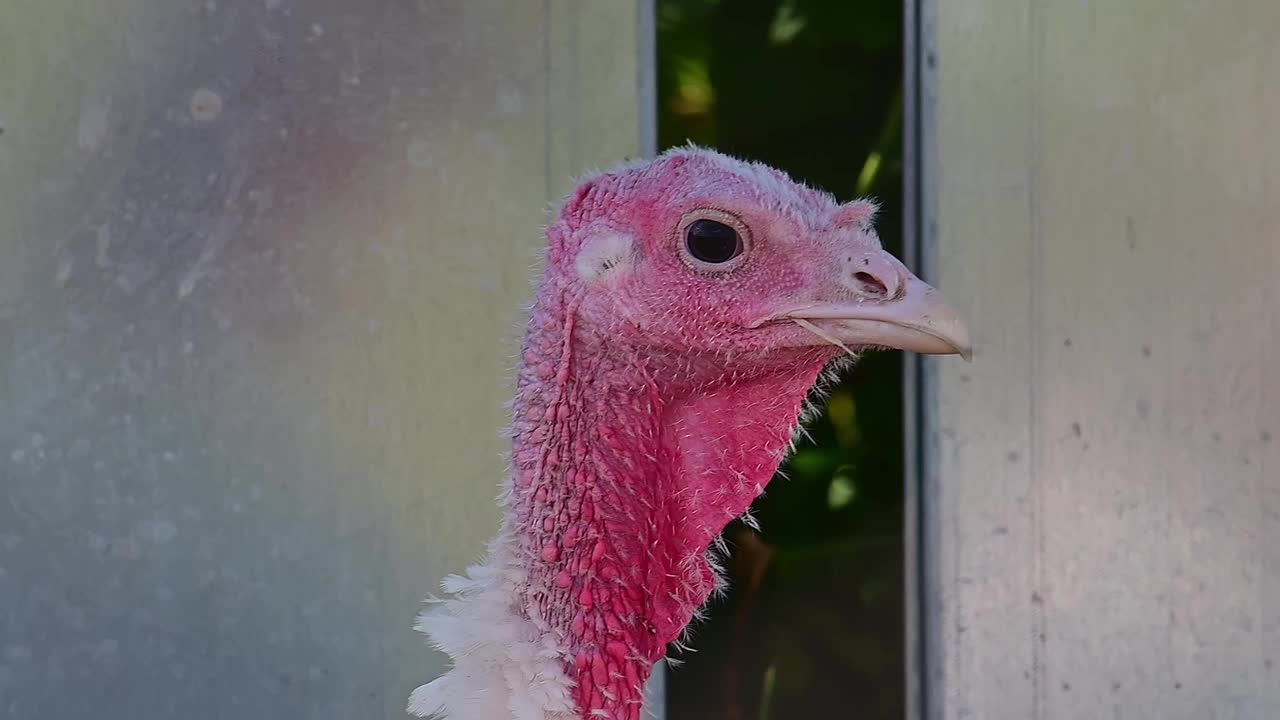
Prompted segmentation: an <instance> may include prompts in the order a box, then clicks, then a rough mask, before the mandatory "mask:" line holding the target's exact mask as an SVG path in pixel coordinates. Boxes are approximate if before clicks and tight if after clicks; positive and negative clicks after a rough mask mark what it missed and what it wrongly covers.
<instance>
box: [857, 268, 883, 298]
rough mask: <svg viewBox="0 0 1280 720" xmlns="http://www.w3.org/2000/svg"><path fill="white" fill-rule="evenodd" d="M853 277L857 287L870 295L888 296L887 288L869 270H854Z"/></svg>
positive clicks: (877, 296)
mask: <svg viewBox="0 0 1280 720" xmlns="http://www.w3.org/2000/svg"><path fill="white" fill-rule="evenodd" d="M853 279H854V280H855V281H857V283H858V289H859V290H861V291H862V292H864V293H866V294H867V295H869V296H870V297H876V298H886V297H889V288H888V287H886V286H885V284H884V282H883V281H882V280H880V278H878V277H876V276H875V275H872V274H871V273H869V272H856V273H854V274H853Z"/></svg>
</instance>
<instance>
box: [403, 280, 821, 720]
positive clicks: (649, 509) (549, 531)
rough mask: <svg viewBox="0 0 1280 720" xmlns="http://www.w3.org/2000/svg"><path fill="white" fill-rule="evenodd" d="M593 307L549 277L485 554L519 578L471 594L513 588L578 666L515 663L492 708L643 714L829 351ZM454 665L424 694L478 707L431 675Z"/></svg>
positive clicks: (546, 648)
mask: <svg viewBox="0 0 1280 720" xmlns="http://www.w3.org/2000/svg"><path fill="white" fill-rule="evenodd" d="M585 325H586V323H584V322H582V320H581V318H580V317H579V315H578V313H577V306H576V304H575V299H574V298H573V297H571V296H569V295H568V294H567V293H565V292H563V291H561V290H559V289H554V288H553V289H547V288H544V290H543V292H541V293H540V298H539V302H538V304H537V306H536V307H535V308H534V312H533V315H532V317H531V320H530V326H529V331H528V334H527V336H526V338H525V344H524V348H523V358H522V363H521V368H520V371H519V376H518V378H517V395H516V401H515V404H514V407H513V415H514V417H513V428H512V429H513V438H512V440H513V444H512V464H513V476H512V478H511V481H510V485H509V487H508V488H507V492H506V494H505V496H504V502H505V504H506V506H507V507H506V510H507V514H506V517H505V519H504V522H503V530H502V532H501V533H500V534H499V536H498V538H497V539H496V540H495V541H494V543H493V545H492V546H491V549H490V553H491V556H490V559H489V561H488V562H489V563H490V564H494V563H496V564H498V565H501V566H502V567H501V568H499V569H498V570H497V571H496V573H497V574H498V575H500V576H501V577H502V578H504V579H505V582H504V583H502V584H500V585H494V586H493V587H489V588H488V596H486V597H485V598H484V599H483V601H473V604H474V605H477V606H478V605H480V604H481V602H492V601H493V598H492V597H491V596H492V595H493V594H494V593H502V594H503V595H505V597H503V598H502V600H501V602H505V603H506V607H507V608H508V609H509V610H510V612H512V613H514V614H515V615H516V616H517V619H516V622H518V623H520V624H521V626H522V629H521V630H520V631H519V633H518V634H519V635H520V638H521V642H528V643H529V644H530V645H529V646H530V647H533V648H537V650H536V651H533V652H534V653H535V654H538V653H540V657H542V658H544V659H545V658H548V657H549V656H554V658H555V664H556V665H557V666H558V667H557V669H558V670H559V671H561V672H563V677H561V676H558V675H557V674H556V670H555V669H548V668H547V667H546V665H547V664H548V663H541V664H539V663H537V662H535V663H531V664H525V665H524V666H522V667H523V669H516V670H510V669H505V670H504V671H503V673H501V674H503V675H504V677H505V678H506V679H505V682H506V683H507V685H508V686H509V688H508V689H507V692H508V693H509V694H510V695H511V696H510V697H507V698H506V699H505V704H506V705H507V706H508V710H507V711H506V714H505V715H504V714H500V713H501V712H502V711H501V710H499V709H496V708H497V707H498V705H499V703H498V702H497V701H498V700H499V699H500V698H499V697H495V698H493V700H494V707H495V709H494V710H493V711H492V712H493V713H494V714H493V716H492V718H493V720H497V719H498V718H511V717H515V718H525V717H527V718H530V719H531V720H542V719H543V718H556V719H557V720H558V719H560V718H580V719H581V720H588V719H592V718H612V719H615V720H638V718H639V717H640V710H641V700H642V690H643V685H644V683H645V681H646V679H647V678H648V676H649V674H650V671H651V669H652V666H653V664H654V663H655V662H657V661H658V660H659V659H661V658H662V657H663V655H664V654H665V649H666V646H667V644H668V643H670V642H671V641H673V640H676V639H677V638H678V637H679V636H680V634H681V632H682V631H683V630H684V628H685V627H686V626H687V625H688V623H689V622H690V620H691V619H693V617H694V616H695V614H696V613H697V611H698V609H699V608H700V607H701V606H702V605H703V603H705V602H706V600H707V599H708V597H709V596H710V595H711V593H712V592H713V591H714V590H715V589H716V586H717V582H718V579H717V576H716V573H715V571H714V570H713V568H712V566H711V563H710V562H709V560H708V550H709V547H710V545H711V543H712V542H713V541H714V540H715V538H716V537H717V536H718V535H719V533H720V532H721V531H722V530H723V529H724V527H725V526H726V525H727V524H728V523H729V522H730V521H731V520H733V519H734V518H736V517H739V516H741V515H742V514H744V513H745V512H746V511H747V509H748V507H749V506H750V504H751V502H752V500H753V499H755V498H756V497H757V496H758V495H759V494H760V493H761V492H762V491H763V489H764V487H765V485H766V484H767V483H768V482H769V480H770V478H771V477H772V476H773V474H774V473H775V471H776V470H777V467H778V465H779V463H780V462H781V461H782V459H783V457H784V456H785V454H786V452H787V450H788V448H789V447H790V443H791V439H792V434H793V432H794V430H795V427H796V425H797V422H798V418H799V415H800V413H801V410H802V408H803V406H804V402H805V398H806V396H807V393H808V391H809V389H810V388H811V387H812V386H813V385H814V383H815V381H816V380H817V379H818V377H819V375H820V374H821V373H822V371H823V368H824V367H825V366H826V365H827V364H828V362H829V361H830V359H831V357H832V353H831V352H829V351H828V350H827V349H818V350H813V349H810V350H804V351H796V352H794V353H793V354H792V355H791V356H790V357H786V358H778V357H776V356H775V357H771V358H769V360H768V361H767V362H766V361H765V360H764V358H763V357H761V358H756V359H752V358H749V357H747V358H735V359H734V360H733V361H732V362H731V363H729V365H728V366H726V364H725V360H724V359H721V358H717V357H713V356H710V355H707V356H701V355H699V354H698V353H695V352H688V351H682V352H671V353H661V352H656V351H654V350H653V349H645V348H636V347H631V346H628V345H627V344H626V343H625V342H623V341H621V340H619V339H618V338H617V337H603V336H600V335H597V334H594V333H593V332H592V331H590V330H589V329H588V328H586V327H585ZM708 368H717V369H716V370H714V371H711V372H708ZM483 570H484V569H483V568H480V569H475V568H473V569H472V571H471V574H472V578H473V579H475V578H476V577H477V572H478V571H483ZM490 570H492V568H490ZM454 586H455V587H454V588H450V586H449V584H448V583H446V589H451V590H452V591H454V592H459V591H461V592H463V593H464V594H465V593H466V591H467V590H468V588H467V587H465V586H462V587H459V586H458V582H457V579H455V582H454ZM476 592H480V591H476ZM481 594H483V593H481ZM463 600H464V601H465V600H467V598H465V597H464V598H463ZM452 602H454V603H456V602H459V601H452ZM500 604H501V603H500ZM473 609H474V608H469V609H467V610H466V611H471V610H473ZM462 612H464V610H463V609H461V608H458V609H456V610H455V611H454V613H453V614H454V615H455V616H456V615H459V614H460V613H462ZM422 625H423V626H424V628H423V629H424V630H425V631H426V632H428V634H430V635H432V636H433V638H435V639H436V641H437V645H438V646H440V647H442V649H445V650H446V651H448V652H450V654H452V655H454V661H455V670H454V671H452V672H451V673H450V674H455V673H459V672H460V671H461V672H463V673H465V674H466V675H467V677H473V676H475V675H476V674H477V673H480V672H484V671H483V670H478V669H474V668H473V669H470V670H468V669H466V668H465V667H464V664H465V661H464V659H462V658H460V657H459V653H458V652H456V651H455V648H456V647H457V646H458V645H465V643H463V642H461V641H459V642H453V643H450V642H449V640H450V639H449V638H448V637H447V635H448V633H449V632H450V629H449V628H446V629H444V630H443V631H441V630H439V629H438V628H436V627H432V626H431V621H429V620H424V621H423V623H422ZM442 633H443V634H444V635H446V637H445V638H444V640H443V641H442V638H441V637H440V636H441V635H442ZM510 642H512V641H504V643H505V644H510ZM473 645H474V643H473ZM467 649H469V650H470V651H471V652H472V654H473V655H475V656H480V655H482V654H483V653H482V651H479V650H475V649H474V648H473V647H470V648H467ZM493 652H494V653H504V652H509V648H506V647H503V648H493ZM521 654H522V655H527V654H529V653H528V652H525V651H522V652H521ZM472 660H473V661H474V658H472ZM504 663H506V661H505V660H498V659H492V658H491V659H489V660H488V661H486V664H484V667H492V666H494V665H502V664H504ZM475 665H476V667H480V666H481V663H478V662H477V663H475ZM522 674H528V675H529V677H525V678H523V679H522V678H521V677H520V676H521V675H522ZM449 681H450V677H449V676H448V675H446V676H445V677H444V678H441V680H438V681H436V683H433V684H432V685H428V686H424V688H422V689H420V690H419V691H418V693H426V694H424V695H423V697H418V694H415V700H414V703H415V704H411V710H415V711H416V712H419V713H420V714H423V713H424V712H425V713H426V714H430V713H431V712H435V713H437V714H438V715H439V716H440V717H447V718H453V717H455V716H456V717H459V718H461V717H464V715H463V714H459V713H458V712H457V710H456V709H455V707H462V706H461V705H460V704H459V703H454V706H450V700H449V699H448V698H444V699H440V698H438V697H435V695H438V694H439V693H435V694H431V693H430V692H429V691H430V689H431V688H432V687H433V686H434V685H437V684H438V683H446V684H447V683H448V682H449ZM522 683H528V684H533V685H536V686H537V687H538V688H540V692H541V691H545V690H546V688H553V691H551V692H549V693H548V694H549V699H548V698H546V697H541V696H539V697H534V698H532V699H527V698H520V697H516V696H517V695H522V694H527V693H525V687H528V685H523V684H522ZM555 688H562V691H561V695H559V696H557V694H556V691H555V690H554V689H555ZM482 691H483V690H481V691H473V693H474V692H482ZM566 693H567V695H568V698H567V699H566V698H564V697H563V694H566ZM501 695H502V693H501V692H495V696H501ZM566 700H567V702H566ZM530 703H532V704H539V703H540V704H542V705H543V707H542V708H541V709H540V714H539V712H535V711H529V712H528V713H527V714H523V711H524V710H528V708H527V707H526V706H527V705H528V704H530ZM566 705H567V706H568V707H569V708H570V710H569V711H568V712H565V706H566ZM467 707H468V708H469V709H470V712H471V713H472V714H469V715H465V717H467V718H475V719H476V720H490V716H489V715H487V714H481V713H482V712H484V711H483V710H482V709H481V706H480V705H469V706H467ZM450 713H453V714H450Z"/></svg>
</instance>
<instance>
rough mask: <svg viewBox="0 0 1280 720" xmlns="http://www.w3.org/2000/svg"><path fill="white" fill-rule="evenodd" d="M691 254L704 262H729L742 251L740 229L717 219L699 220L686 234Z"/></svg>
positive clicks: (690, 226)
mask: <svg viewBox="0 0 1280 720" xmlns="http://www.w3.org/2000/svg"><path fill="white" fill-rule="evenodd" d="M685 241H686V242H687V243H688V246H689V254H690V255H692V256H693V257H695V258H697V259H698V260H701V261H702V262H704V263H711V264H716V265H718V264H720V263H724V262H729V261H730V260H732V259H734V258H736V257H738V254H739V253H741V252H742V241H741V240H740V239H739V238H738V231H737V230H734V229H733V228H731V227H729V226H728V225H725V224H724V223H722V222H716V221H715V220H697V221H694V222H693V223H692V224H691V225H689V230H688V231H687V233H686V235H685Z"/></svg>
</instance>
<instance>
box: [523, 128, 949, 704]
mask: <svg viewBox="0 0 1280 720" xmlns="http://www.w3.org/2000/svg"><path fill="white" fill-rule="evenodd" d="M708 212H709V213H710V216H711V217H713V218H716V219H721V220H725V219H726V218H727V219H728V221H729V222H730V223H732V224H734V226H735V227H739V228H742V229H743V230H744V233H745V234H746V235H748V237H745V238H744V240H745V243H746V251H745V252H744V253H743V255H742V256H741V257H739V258H737V259H735V260H733V261H730V263H727V264H726V267H727V268H728V269H720V268H709V267H704V266H700V265H699V264H698V263H697V262H696V261H692V260H690V258H689V257H688V255H687V253H686V251H685V249H684V244H683V241H684V237H683V233H682V232H681V231H682V229H683V224H687V222H689V221H690V220H691V219H696V218H698V217H706V216H708V215H707V214H706V213H708ZM873 214H874V206H873V205H871V204H869V203H866V202H856V203H852V204H847V205H840V204H837V203H836V202H835V201H834V200H833V199H832V198H831V197H830V196H828V195H826V194H823V193H820V192H817V191H814V190H810V189H808V188H805V187H803V186H800V185H798V184H795V183H793V182H792V181H791V180H790V179H789V178H787V177H786V176H785V175H783V174H782V173H779V172H777V171H774V170H771V169H768V168H765V167H763V166H760V165H749V164H746V163H739V162H738V161H734V160H730V159H728V158H725V157H723V156H720V155H716V154H714V153H709V152H706V151H700V150H680V151H675V152H672V153H668V154H666V155H663V156H662V157H660V158H658V159H657V160H655V161H652V162H650V163H647V164H643V165H638V166H633V167H629V168H624V169H622V170H619V171H615V172H613V173H608V174H603V175H599V176H597V177H595V178H593V179H591V180H589V181H587V182H585V183H584V184H583V185H582V186H580V187H579V188H578V189H577V190H576V191H575V192H574V193H573V195H572V196H571V197H570V199H569V200H568V201H567V202H566V204H565V206H564V208H563V209H562V211H561V213H560V216H559V218H558V219H557V221H556V222H555V223H554V224H553V225H552V226H551V227H550V228H549V229H548V231H547V236H548V241H549V247H548V256H547V266H546V270H545V273H544V276H543V280H542V282H541V284H540V287H539V290H538V293H537V299H536V302H535V304H534V308H533V311H532V315H531V317H530V320H529V327H528V332H527V336H526V338H525V342H524V349H523V363H522V366H521V367H520V370H519V375H518V389H517V396H516V402H515V406H514V438H513V442H514V447H513V460H514V470H515V472H514V477H513V480H512V487H511V495H510V501H509V502H510V507H509V513H510V515H509V517H510V518H511V520H512V521H513V526H514V527H516V528H519V529H520V530H519V531H518V536H517V540H516V542H517V544H518V546H519V547H518V548H517V549H516V553H517V557H519V558H521V560H522V562H524V563H525V566H526V567H528V568H529V580H528V583H527V585H526V586H525V587H523V588H518V589H517V591H516V592H517V595H518V597H517V599H516V604H517V606H518V607H519V608H520V609H521V611H522V612H523V614H524V615H525V616H526V617H528V618H529V620H531V621H532V622H533V623H534V625H535V626H536V627H538V628H539V629H540V630H541V631H543V632H545V633H550V634H552V636H553V637H554V638H555V639H556V642H557V644H558V645H559V646H560V647H561V648H563V650H564V658H565V659H564V663H565V668H566V672H567V674H568V676H569V677H570V679H571V680H573V681H574V685H575V686H574V689H573V693H574V701H575V703H576V705H577V709H578V713H579V715H580V716H581V717H582V718H583V719H584V720H587V719H588V718H600V717H603V718H616V719H618V720H623V719H625V720H635V719H637V718H639V717H640V702H641V691H642V686H643V684H644V682H645V680H646V678H647V677H648V675H649V672H650V669H651V667H652V666H653V664H654V663H655V662H656V661H657V660H659V659H660V658H661V657H663V655H664V653H665V649H666V646H667V644H668V643H669V642H671V641H672V640H675V639H676V638H677V637H678V636H679V635H680V634H681V632H682V631H683V630H684V628H685V627H686V625H687V624H688V623H689V622H690V620H691V619H692V618H693V617H694V615H695V613H696V612H697V610H698V608H699V607H701V606H702V604H703V603H704V602H705V601H706V600H707V598H708V596H709V595H710V594H711V593H712V592H713V590H714V589H715V587H716V582H717V580H716V576H715V573H714V571H713V569H712V567H711V565H710V563H709V562H708V559H707V551H708V547H709V546H710V544H711V543H712V542H713V540H714V539H715V537H716V536H717V535H718V534H719V533H720V532H721V531H722V530H723V528H724V527H725V525H726V524H727V523H728V522H729V521H730V520H732V519H733V518H735V517H738V516H740V515H742V514H743V513H744V512H745V511H746V510H747V508H748V506H749V505H750V503H751V502H752V500H753V499H754V498H755V497H756V496H757V495H759V494H760V492H761V491H762V490H763V488H764V487H765V486H766V485H767V484H768V482H769V480H770V478H772V477H773V475H774V472H775V471H776V470H777V467H778V464H779V463H780V462H781V461H782V459H783V457H784V455H785V454H786V452H787V450H788V448H789V446H790V443H791V438H792V434H793V432H794V430H795V427H796V424H797V421H798V417H799V415H800V413H801V410H802V409H803V406H804V403H805V398H806V395H807V394H808V392H809V390H810V389H811V388H812V387H813V386H814V384H815V382H816V381H817V380H818V379H819V376H820V375H821V374H822V372H823V370H824V369H825V368H826V367H827V366H828V365H829V364H830V363H831V361H832V360H833V359H834V358H835V357H836V356H837V355H839V354H840V353H841V350H840V349H839V348H838V347H836V346H834V345H832V344H830V343H828V342H826V341H824V340H823V339H821V338H820V337H818V336H817V335H815V334H814V333H813V332H811V331H810V330H808V329H806V328H804V327H801V326H800V325H798V324H796V323H795V322H792V321H791V320H790V319H789V318H791V317H801V318H808V319H809V321H810V322H812V323H813V324H814V325H815V326H817V327H818V328H819V329H820V330H821V331H822V332H824V333H826V334H828V336H829V337H830V338H834V339H836V340H838V341H840V342H842V343H845V344H846V345H848V346H850V347H852V348H854V349H855V350H856V349H859V348H863V347H868V346H886V345H888V346H898V347H905V348H908V349H916V350H920V351H924V352H960V353H962V354H963V353H964V352H967V339H966V338H965V337H964V334H963V327H962V325H961V324H960V323H959V322H958V320H957V319H956V318H955V316H954V314H952V313H950V311H948V310H946V308H945V307H944V306H942V305H941V304H940V303H939V302H938V301H937V298H936V294H935V293H934V292H933V291H932V289H931V288H928V287H927V286H925V285H924V284H923V283H921V282H920V281H919V280H917V279H916V278H915V277H914V276H912V275H911V274H910V273H909V272H908V271H907V270H906V268H904V267H903V266H902V265H901V263H899V262H898V261H897V260H895V259H893V258H892V257H890V256H889V255H887V254H886V253H884V252H883V250H881V249H880V245H879V241H878V239H877V238H876V236H875V234H874V232H873V230H872V229H871V222H872V216H873ZM580 256H581V257H580ZM597 256H598V257H600V258H604V260H602V262H601V264H600V266H599V268H597V267H595V266H593V265H591V264H590V263H586V264H584V262H585V261H583V260H582V258H595V257H597ZM584 267H585V268H586V270H585V271H584V269H583V268H584ZM899 307H902V308H905V309H904V310H899V309H897V308H899Z"/></svg>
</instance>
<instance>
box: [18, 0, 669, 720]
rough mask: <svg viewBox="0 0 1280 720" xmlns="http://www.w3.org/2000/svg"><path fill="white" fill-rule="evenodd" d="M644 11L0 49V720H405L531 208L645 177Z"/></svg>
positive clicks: (126, 15) (30, 28) (422, 20)
mask: <svg viewBox="0 0 1280 720" xmlns="http://www.w3.org/2000/svg"><path fill="white" fill-rule="evenodd" d="M647 6H648V3H645V2H640V3H635V2H623V3H599V4H597V3H579V2H571V1H569V0H550V1H549V2H529V3H524V2H521V3H509V2H508V3H494V2H463V1H461V0H459V1H456V2H421V1H420V2H412V1H407V0H406V1H398V0H397V1H394V2H393V1H391V0H374V1H368V2H360V3H351V2H340V1H339V0H319V1H314V2H305V3H304V2H296V1H294V0H209V1H208V2H202V3H196V2H188V3H173V2H162V1H161V0H120V1H119V2H110V3H81V2H73V1H72V0H49V1H47V2H42V3H18V4H17V5H16V6H12V7H9V8H7V9H5V11H4V12H3V19H0V407H3V409H4V410H3V413H0V717H4V718H14V719H21V720H29V719H31V718H55V717H95V718H108V719H115V718H120V719H124V718H128V719H130V720H132V719H135V718H170V717H175V718H176V717H183V718H228V717H235V718H335V719H336V718H356V717H360V718H368V717H386V718H398V717H403V712H404V711H403V708H404V705H405V701H406V697H407V695H408V693H409V691H410V690H411V688H412V687H413V686H415V685H416V684H418V683H421V682H422V681H424V680H426V679H429V678H430V677H431V676H432V675H433V674H434V673H435V672H437V671H438V670H439V669H440V667H441V660H442V659H441V658H440V657H439V656H437V655H435V654H434V653H432V652H431V651H429V650H428V648H427V647H426V645H425V642H424V641H423V639H422V638H420V637H418V636H417V635H415V634H414V633H413V632H412V631H411V629H410V628H411V624H412V621H413V616H414V614H415V612H416V610H417V609H418V601H419V599H420V598H422V597H423V596H424V595H426V594H427V593H429V592H432V591H434V590H435V588H436V584H437V582H438V580H439V578H440V577H441V576H442V575H443V574H444V573H446V572H449V571H456V570H458V569H460V568H461V567H463V565H464V564H465V563H466V562H468V561H471V560H473V559H475V558H476V557H477V556H478V555H479V553H480V552H481V549H482V543H483V541H484V539H485V538H486V537H487V536H489V535H490V534H491V533H492V532H493V531H494V529H495V525H496V521H497V514H496V510H495V508H494V503H493V498H494V496H495V495H496V491H497V483H498V481H499V479H500V477H501V473H502V471H503V465H502V461H501V457H500V453H501V450H502V448H503V440H502V439H501V437H500V435H499V429H500V428H501V426H502V425H503V424H504V414H503V410H502V402H503V401H504V400H505V398H506V397H507V395H508V390H507V388H506V371H507V366H508V365H509V357H510V355H511V350H512V342H513V340H514V339H515V337H516V335H517V331H516V328H517V324H518V318H519V316H518V308H519V306H520V304H521V303H522V302H523V300H524V299H525V297H526V295H527V290H528V282H527V278H528V275H529V268H530V266H531V265H532V263H533V259H534V254H535V248H536V247H537V246H538V245H539V243H540V242H541V236H540V227H541V225H542V223H543V221H544V217H545V216H544V208H545V206H546V204H547V203H548V201H550V200H551V199H553V198H555V197H557V196H558V195H559V194H560V193H562V192H564V191H565V190H566V189H567V183H568V182H569V181H570V179H571V178H572V177H573V176H574V175H576V174H578V173H580V172H582V171H583V170H584V169H586V168H589V167H592V166H598V165H603V164H607V163H610V162H613V161H616V160H619V159H621V158H623V157H624V156H634V155H636V154H639V153H640V152H642V151H646V150H650V149H651V148H648V147H642V139H644V138H647V139H648V141H649V142H651V141H652V136H653V133H652V127H651V122H652V120H651V118H652V108H651V107H650V105H649V103H651V101H652V98H651V92H652V91H651V86H652V77H651V73H650V71H649V70H648V69H647V68H648V66H649V64H650V63H651V62H652V60H651V57H648V56H645V55H642V50H644V52H645V53H648V54H651V52H652V46H651V42H652V40H651V38H647V37H644V33H646V32H648V33H651V32H652V28H651V27H650V26H646V25H644V24H642V23H640V22H639V20H640V18H641V17H642V14H641V13H642V11H643V9H644V8H646V7H647Z"/></svg>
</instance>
